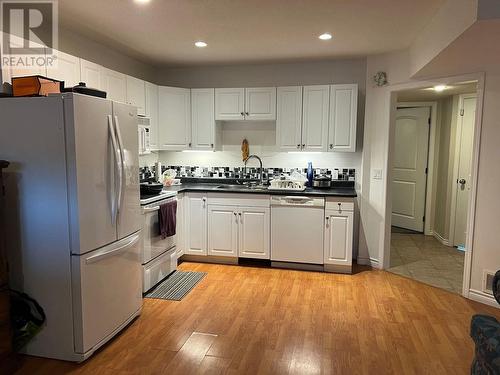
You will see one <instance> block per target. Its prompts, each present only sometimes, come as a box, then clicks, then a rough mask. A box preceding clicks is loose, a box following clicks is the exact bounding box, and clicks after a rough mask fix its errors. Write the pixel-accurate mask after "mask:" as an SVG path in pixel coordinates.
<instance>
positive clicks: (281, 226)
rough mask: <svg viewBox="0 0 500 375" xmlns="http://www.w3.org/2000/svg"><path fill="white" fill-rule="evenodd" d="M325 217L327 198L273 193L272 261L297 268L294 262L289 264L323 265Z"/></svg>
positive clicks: (275, 263) (279, 264)
mask: <svg viewBox="0 0 500 375" xmlns="http://www.w3.org/2000/svg"><path fill="white" fill-rule="evenodd" d="M324 216H325V199H324V198H316V197H311V196H295V195H290V196H288V195H287V196H279V195H273V196H271V261H272V263H273V265H275V266H285V267H287V266H292V267H294V268H296V266H293V264H287V263H295V264H297V263H300V264H308V265H321V267H322V265H323V236H324V226H323V222H324ZM283 262H287V263H283ZM299 268H301V267H299ZM306 268H311V267H306Z"/></svg>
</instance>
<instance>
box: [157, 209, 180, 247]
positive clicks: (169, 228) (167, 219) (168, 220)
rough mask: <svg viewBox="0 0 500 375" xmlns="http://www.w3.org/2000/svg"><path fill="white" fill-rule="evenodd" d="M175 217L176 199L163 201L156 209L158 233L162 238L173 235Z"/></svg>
mask: <svg viewBox="0 0 500 375" xmlns="http://www.w3.org/2000/svg"><path fill="white" fill-rule="evenodd" d="M176 217H177V200H173V201H171V202H167V203H164V204H162V205H161V206H160V209H159V210H158V223H159V224H160V234H161V237H162V238H167V237H171V236H173V235H175V225H176V221H177V220H176Z"/></svg>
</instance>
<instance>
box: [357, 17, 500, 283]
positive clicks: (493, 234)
mask: <svg viewBox="0 0 500 375" xmlns="http://www.w3.org/2000/svg"><path fill="white" fill-rule="evenodd" d="M486 22H488V23H486ZM499 27H500V23H498V22H497V21H491V22H490V21H481V22H478V23H477V24H475V25H474V26H473V27H471V28H469V30H468V31H467V32H466V34H465V35H462V36H461V37H460V38H458V39H457V43H459V47H460V48H459V49H460V53H461V56H462V57H463V58H462V59H459V60H457V57H459V56H460V55H459V54H458V48H457V47H456V46H455V45H454V44H452V45H450V46H449V47H448V48H447V49H446V50H445V51H444V52H442V53H443V54H444V55H443V56H441V54H440V55H439V56H438V58H436V59H434V60H433V62H432V63H431V64H428V65H427V66H425V67H424V69H423V71H425V73H426V75H428V76H429V77H439V76H440V75H442V77H445V76H447V77H449V76H450V75H452V74H466V73H470V72H474V71H484V72H485V87H484V105H483V112H482V132H481V143H480V158H479V170H478V191H477V201H476V216H475V227H474V238H473V255H472V275H471V285H470V288H471V290H478V291H480V290H482V277H483V271H484V270H491V271H494V270H497V269H500V256H499V254H500V253H499V243H500V231H499V230H498V228H500V215H499V212H500V199H499V195H498V192H499V186H500V169H499V168H498V161H499V160H500V148H499V147H498V145H499V144H500V126H498V119H499V118H500V106H499V105H498V103H500V53H499V51H500V49H499V48H498V45H493V44H491V43H492V42H493V40H491V39H489V38H495V37H496V36H498V35H500V28H499ZM469 32H470V33H471V34H470V35H469V34H468V33H469ZM489 35H492V37H490V36H489ZM497 40H498V39H497ZM488 41H489V43H488ZM497 44H498V43H497ZM469 50H471V51H474V54H473V56H470V55H469V53H466V54H464V51H469ZM483 56H486V58H485V57H483ZM446 57H450V58H449V59H447V58H446ZM410 66H411V62H410V58H409V55H408V54H407V53H406V52H401V53H392V54H386V55H383V56H372V57H369V58H368V60H367V77H368V78H367V90H366V114H365V115H366V117H365V118H366V120H365V137H364V145H365V147H364V149H363V161H362V163H363V194H362V197H361V228H360V229H361V233H360V236H361V238H360V254H362V255H363V256H365V257H370V258H373V260H374V261H375V263H376V262H377V261H379V260H382V257H383V252H384V246H387V244H388V243H387V239H388V238H389V233H390V226H388V224H390V220H385V219H386V214H387V212H388V211H389V210H388V209H387V206H385V202H386V199H385V198H386V194H387V190H386V187H387V184H386V179H387V165H388V160H389V152H390V149H389V144H390V135H391V133H390V118H391V113H390V110H389V108H390V105H391V91H394V90H399V89H408V88H412V87H415V81H414V80H413V79H412V78H411V76H410V74H405V73H408V72H410V69H409V68H408V67H410ZM447 67H448V68H447ZM379 70H382V71H386V72H387V73H388V76H389V82H390V84H389V85H388V86H386V87H383V88H375V87H373V86H372V85H371V84H370V79H371V78H370V77H371V76H372V75H373V74H374V73H375V72H377V71H379ZM451 80H452V79H450V78H447V79H433V80H432V81H427V82H424V84H426V85H432V84H435V83H438V82H443V81H448V82H450V81H451ZM392 99H393V100H394V98H392ZM373 168H381V169H383V171H384V178H383V180H380V181H379V180H373V179H372V178H371V176H370V172H371V171H372V170H373Z"/></svg>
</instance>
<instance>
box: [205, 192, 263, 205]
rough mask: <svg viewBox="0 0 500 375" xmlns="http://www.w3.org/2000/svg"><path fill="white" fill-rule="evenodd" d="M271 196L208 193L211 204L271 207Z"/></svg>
mask: <svg viewBox="0 0 500 375" xmlns="http://www.w3.org/2000/svg"><path fill="white" fill-rule="evenodd" d="M269 198H270V196H269V195H267V194H248V193H243V194H238V193H208V204H209V205H214V204H216V205H223V206H245V207H269V205H270V200H269Z"/></svg>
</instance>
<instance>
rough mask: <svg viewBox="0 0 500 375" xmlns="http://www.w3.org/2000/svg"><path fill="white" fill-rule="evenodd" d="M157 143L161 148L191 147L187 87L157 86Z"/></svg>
mask: <svg viewBox="0 0 500 375" xmlns="http://www.w3.org/2000/svg"><path fill="white" fill-rule="evenodd" d="M158 107H159V109H158V113H159V116H158V118H159V122H158V124H159V137H158V139H159V143H160V147H159V148H160V149H161V150H184V149H186V148H189V147H191V92H190V90H189V89H181V88H178V87H167V86H160V87H159V88H158Z"/></svg>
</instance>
